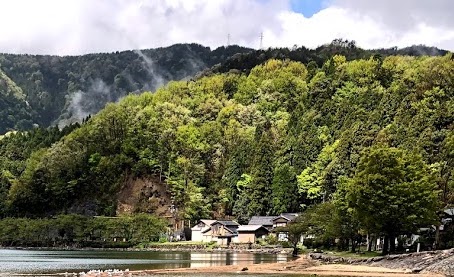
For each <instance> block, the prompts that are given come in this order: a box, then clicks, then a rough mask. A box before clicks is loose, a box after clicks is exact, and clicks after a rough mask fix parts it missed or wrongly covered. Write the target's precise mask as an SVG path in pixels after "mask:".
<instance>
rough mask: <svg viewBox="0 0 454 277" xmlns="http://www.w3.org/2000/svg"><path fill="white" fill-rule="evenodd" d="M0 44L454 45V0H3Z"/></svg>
mask: <svg viewBox="0 0 454 277" xmlns="http://www.w3.org/2000/svg"><path fill="white" fill-rule="evenodd" d="M0 11H1V16H0V26H2V27H1V28H0V52H3V53H28V54H54V55H78V54H85V53H97V52H113V51H121V50H131V49H145V48H156V47H165V46H169V45H172V44H175V43H193V42H194V43H200V44H202V45H206V46H210V47H212V48H216V47H219V46H222V45H227V42H228V39H227V37H228V36H229V37H230V40H229V41H230V44H238V45H242V46H247V47H251V48H259V47H260V36H261V34H262V33H263V44H262V45H263V47H264V48H268V47H293V46H294V45H297V46H301V45H304V46H306V47H309V48H315V47H317V46H320V45H323V44H325V43H329V42H331V41H332V40H333V39H336V38H343V39H348V40H355V41H356V42H357V45H358V46H360V47H363V48H368V49H370V48H382V47H394V46H397V47H405V46H411V45H415V44H425V45H428V46H436V47H439V48H442V49H447V50H451V51H453V50H454V16H453V15H454V14H453V12H452V11H454V0H380V1H377V0H197V1H196V0H39V1H37V0H0Z"/></svg>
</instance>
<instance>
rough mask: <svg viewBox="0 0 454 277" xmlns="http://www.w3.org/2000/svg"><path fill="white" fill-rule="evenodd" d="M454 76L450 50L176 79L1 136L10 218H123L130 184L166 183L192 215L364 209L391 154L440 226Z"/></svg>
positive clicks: (0, 197)
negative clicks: (87, 112)
mask: <svg viewBox="0 0 454 277" xmlns="http://www.w3.org/2000/svg"><path fill="white" fill-rule="evenodd" d="M453 80H454V59H453V56H452V54H451V53H449V54H446V55H444V56H440V57H427V56H423V57H410V56H389V57H386V58H381V57H378V56H373V57H370V58H367V59H356V60H352V61H347V59H346V57H345V56H342V55H335V56H333V57H332V58H330V59H328V60H326V61H325V63H323V65H322V66H321V67H308V66H306V65H304V64H303V63H300V62H295V61H290V60H284V61H282V60H269V61H267V62H266V63H264V64H262V65H259V66H256V67H254V68H252V70H251V71H250V73H248V74H245V73H236V72H230V73H223V74H216V75H213V76H209V77H201V78H199V79H197V80H193V81H180V82H170V83H169V84H168V85H166V86H164V87H162V88H159V89H158V90H157V91H156V92H155V93H143V94H141V95H129V96H127V97H125V98H124V99H123V100H121V101H120V102H119V103H118V104H108V105H107V106H106V107H105V108H104V109H103V110H102V111H101V112H100V113H99V114H97V115H96V116H93V117H91V118H89V119H87V120H86V121H85V122H83V123H82V124H81V125H78V124H76V125H72V126H70V127H68V128H66V129H63V130H62V131H60V130H58V129H57V128H52V129H48V130H45V129H39V128H38V129H35V130H34V131H32V132H25V133H22V132H19V133H16V134H10V135H8V136H5V137H3V138H2V139H1V140H0V157H1V159H0V169H1V171H0V174H1V175H0V215H1V216H2V217H5V216H27V217H39V216H49V215H55V214H59V213H67V212H78V213H82V214H97V215H115V211H116V205H117V198H116V197H117V195H118V192H119V191H121V189H122V187H123V185H124V180H125V179H126V178H128V177H130V176H135V177H142V178H147V176H159V178H160V179H162V180H163V181H165V183H166V185H167V188H168V190H170V192H171V193H172V200H173V203H174V204H175V206H176V207H177V216H178V217H180V218H186V219H191V220H197V219H199V218H203V217H223V216H225V215H233V216H235V217H237V218H238V220H239V221H240V222H244V221H246V220H247V218H248V217H250V216H252V215H272V214H278V213H281V212H299V211H302V210H303V209H305V208H306V207H309V206H312V205H314V204H317V203H322V202H330V201H332V200H333V201H334V200H335V201H339V195H344V197H343V199H344V202H345V203H349V204H348V205H352V206H354V205H359V204H358V203H361V201H359V202H358V201H357V199H361V197H364V193H366V192H367V191H358V190H355V189H354V188H355V184H361V182H362V181H361V176H365V175H364V174H375V175H374V176H377V175H376V174H382V172H387V169H386V167H385V166H383V167H382V168H378V169H376V171H375V172H376V173H374V171H373V170H372V169H369V168H368V166H367V165H368V163H370V162H369V161H368V160H367V157H369V156H370V155H371V154H367V153H379V154H380V155H382V157H386V159H387V160H389V161H390V163H396V165H397V164H399V166H400V165H402V167H396V168H402V169H401V172H394V173H393V174H395V176H401V177H396V178H397V179H393V180H398V181H396V182H394V181H392V182H391V183H390V185H394V186H395V188H396V189H400V188H401V187H402V186H407V185H408V184H410V185H411V184H412V182H415V184H417V186H416V185H415V187H414V190H412V189H410V190H408V191H410V192H412V191H414V193H415V194H417V195H426V196H427V197H429V198H428V199H435V203H433V205H429V204H421V208H424V209H425V214H427V216H425V217H424V219H425V220H421V221H424V222H425V223H431V222H434V220H436V219H435V218H434V215H435V211H434V209H441V208H443V207H446V206H448V205H452V204H453V171H452V170H453V168H454V166H453V165H454V157H453V149H454V148H453V147H454V131H453V127H454V126H453V119H454V103H453V101H454V97H453V94H454V84H453ZM374 151H375V152H374ZM401 151H403V152H401ZM365 153H366V154H365ZM379 154H377V155H378V156H377V157H381V156H379ZM395 157H397V158H395ZM386 159H385V158H383V160H386ZM408 165H411V168H408ZM386 176H388V175H386ZM408 176H411V177H408ZM428 176H429V177H430V178H429V177H428ZM377 178H378V177H377ZM399 178H400V179H399ZM427 178H429V179H430V181H428V179H427ZM380 180H381V179H380ZM399 180H400V181H399ZM393 182H394V183H393ZM382 184H384V182H382ZM376 188H377V187H376ZM376 188H375V189H376ZM427 189H429V190H430V191H431V192H427ZM369 190H372V191H373V190H374V188H373V187H371V188H370V189H369ZM336 195H337V196H336ZM390 197H391V199H393V198H392V197H393V196H392V195H391V196H390ZM409 197H410V196H409ZM412 197H413V196H412ZM434 197H435V198H434ZM410 199H415V201H416V200H418V199H419V198H418V197H417V196H415V197H414V198H410ZM355 201H356V202H355ZM377 201H378V200H377ZM418 201H419V200H418ZM432 202H433V201H432ZM345 203H344V204H345ZM355 203H356V204H355ZM377 203H378V202H377ZM421 203H425V202H421ZM346 205H347V204H346ZM410 208H411V207H410ZM137 212H140V210H139V211H137ZM148 212H153V211H148ZM363 212H364V213H366V212H367V211H365V210H364V211H363ZM366 216H367V214H364V218H365V217H366ZM415 222H418V224H419V223H420V221H415ZM366 223H367V222H364V224H366ZM415 226H416V225H415ZM415 226H411V228H414V227H415ZM371 228H372V227H371ZM376 228H377V230H378V228H379V227H377V226H376ZM383 228H384V227H383ZM411 228H410V227H408V226H407V225H406V226H402V230H404V229H405V230H409V229H411Z"/></svg>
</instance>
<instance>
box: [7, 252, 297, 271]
mask: <svg viewBox="0 0 454 277" xmlns="http://www.w3.org/2000/svg"><path fill="white" fill-rule="evenodd" d="M288 258H289V257H288V256H287V255H268V254H251V253H189V252H132V251H34V250H0V276H10V275H11V274H33V275H35V274H36V275H39V274H52V273H61V272H81V271H88V270H90V269H102V270H105V269H123V270H124V269H126V268H129V269H130V270H142V269H166V268H182V267H190V268H194V267H203V266H215V265H248V264H257V263H270V262H285V261H287V259H288ZM191 276H194V275H191ZM219 276H220V275H219ZM230 276H231V275H230Z"/></svg>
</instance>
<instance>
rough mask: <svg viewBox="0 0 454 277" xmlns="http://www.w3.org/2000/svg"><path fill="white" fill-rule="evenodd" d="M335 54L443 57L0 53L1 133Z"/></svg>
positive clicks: (348, 47)
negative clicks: (187, 83)
mask: <svg viewBox="0 0 454 277" xmlns="http://www.w3.org/2000/svg"><path fill="white" fill-rule="evenodd" d="M335 54H341V55H344V56H345V57H346V58H347V60H352V59H358V58H365V59H367V58H369V57H372V56H374V55H375V56H377V58H380V57H386V56H389V55H411V56H420V55H431V56H438V55H444V54H446V51H444V50H440V49H437V48H434V47H426V46H422V45H420V46H412V47H407V48H403V49H397V48H391V49H376V50H365V49H361V48H359V47H357V46H356V44H355V42H354V41H348V40H343V39H336V40H334V41H333V42H331V43H329V44H326V45H322V46H320V47H318V48H316V49H308V48H305V47H304V46H301V47H296V46H295V47H294V48H293V49H288V48H270V49H267V50H257V51H254V50H252V49H248V48H244V47H240V46H236V45H233V46H228V47H219V48H217V49H214V50H211V49H210V48H208V47H204V46H201V45H198V44H176V45H173V46H170V47H165V48H157V49H146V50H134V51H123V52H115V53H99V54H88V55H83V56H63V57H60V56H49V55H45V56H41V55H13V54H0V134H4V133H6V132H8V131H12V130H29V129H31V128H33V127H36V126H40V127H44V128H46V127H49V126H54V125H59V126H60V127H63V126H65V125H68V124H71V123H75V122H81V120H82V119H83V118H85V117H87V116H89V115H93V114H96V113H97V112H98V111H99V110H101V109H102V108H103V107H104V106H105V105H106V104H107V103H111V102H117V101H119V100H120V99H122V98H123V97H125V96H127V95H128V94H130V93H142V92H144V91H154V90H155V89H156V88H159V87H161V86H162V85H164V84H166V83H167V82H169V81H171V80H181V79H190V78H193V77H194V76H195V75H196V76H195V78H199V77H201V76H205V75H210V74H213V73H226V72H229V71H231V70H233V71H238V70H239V71H240V72H245V73H248V72H249V71H250V70H251V69H252V68H253V67H254V66H257V65H259V64H262V63H264V62H266V61H267V60H269V59H281V60H284V59H290V60H294V61H299V62H303V63H304V64H306V65H307V67H308V70H309V74H312V73H313V72H314V70H315V69H316V68H317V67H320V66H322V65H323V63H324V62H325V61H326V60H327V59H330V58H331V57H332V56H333V55H335Z"/></svg>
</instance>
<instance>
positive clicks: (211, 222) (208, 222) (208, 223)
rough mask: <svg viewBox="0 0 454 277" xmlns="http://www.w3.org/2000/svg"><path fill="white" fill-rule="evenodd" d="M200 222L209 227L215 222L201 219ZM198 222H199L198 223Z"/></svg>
mask: <svg viewBox="0 0 454 277" xmlns="http://www.w3.org/2000/svg"><path fill="white" fill-rule="evenodd" d="M200 221H202V222H203V223H205V224H206V225H211V224H213V223H215V222H216V220H213V219H201V220H200ZM200 221H199V222H200Z"/></svg>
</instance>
